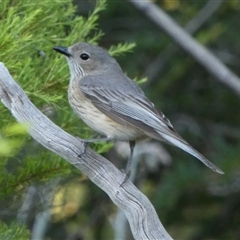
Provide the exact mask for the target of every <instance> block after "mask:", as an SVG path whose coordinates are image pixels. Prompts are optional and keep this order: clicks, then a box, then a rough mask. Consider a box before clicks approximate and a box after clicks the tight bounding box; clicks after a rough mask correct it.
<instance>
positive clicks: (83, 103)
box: [68, 84, 145, 141]
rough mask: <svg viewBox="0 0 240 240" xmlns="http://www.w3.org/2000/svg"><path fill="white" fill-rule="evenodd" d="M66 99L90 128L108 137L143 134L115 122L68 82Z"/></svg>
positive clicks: (129, 136) (141, 135) (121, 137)
mask: <svg viewBox="0 0 240 240" xmlns="http://www.w3.org/2000/svg"><path fill="white" fill-rule="evenodd" d="M76 89H77V90H76ZM76 91H77V93H76ZM73 93H74V94H73ZM68 100H69V103H70V105H71V107H72V109H73V111H74V112H75V113H76V114H77V116H78V117H80V118H81V119H82V120H83V121H84V122H85V123H86V124H87V125H88V126H89V127H90V128H92V129H93V130H95V131H96V132H98V133H100V134H102V135H104V136H107V137H108V138H110V139H116V140H122V141H129V140H137V139H142V138H144V136H145V134H144V133H143V132H142V131H140V130H139V129H137V128H135V127H132V126H130V125H128V124H126V125H122V124H119V123H116V122H115V121H113V120H112V119H111V118H109V117H107V116H106V115H105V114H103V113H102V112H100V111H99V110H98V109H97V108H96V107H95V106H94V105H93V104H92V103H91V102H90V101H89V100H87V99H86V98H85V96H84V95H83V94H82V93H81V92H80V90H79V88H73V84H70V86H69V89H68Z"/></svg>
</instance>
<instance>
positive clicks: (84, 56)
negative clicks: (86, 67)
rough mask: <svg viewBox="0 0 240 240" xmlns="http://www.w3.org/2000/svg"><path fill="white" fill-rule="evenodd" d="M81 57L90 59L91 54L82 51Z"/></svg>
mask: <svg viewBox="0 0 240 240" xmlns="http://www.w3.org/2000/svg"><path fill="white" fill-rule="evenodd" d="M80 58H81V59H82V60H85V61H86V60H88V59H89V55H88V54H87V53H82V54H81V55H80Z"/></svg>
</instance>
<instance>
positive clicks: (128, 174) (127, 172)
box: [120, 169, 131, 187]
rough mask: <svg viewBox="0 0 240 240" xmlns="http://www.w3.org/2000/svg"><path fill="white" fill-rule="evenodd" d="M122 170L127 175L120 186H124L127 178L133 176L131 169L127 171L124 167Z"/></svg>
mask: <svg viewBox="0 0 240 240" xmlns="http://www.w3.org/2000/svg"><path fill="white" fill-rule="evenodd" d="M121 172H122V173H123V174H124V175H125V176H124V179H123V182H122V183H121V184H120V187H122V186H123V185H124V183H126V182H127V180H128V179H129V178H130V176H131V170H128V171H126V170H124V169H122V170H121Z"/></svg>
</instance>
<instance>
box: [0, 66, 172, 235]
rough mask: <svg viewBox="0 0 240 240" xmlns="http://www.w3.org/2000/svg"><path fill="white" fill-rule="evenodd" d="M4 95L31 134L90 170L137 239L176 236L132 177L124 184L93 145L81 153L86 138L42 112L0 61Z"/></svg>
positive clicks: (0, 88) (0, 95) (0, 92)
mask: <svg viewBox="0 0 240 240" xmlns="http://www.w3.org/2000/svg"><path fill="white" fill-rule="evenodd" d="M0 98H1V101H2V103H3V104H4V105H5V106H6V107H7V108H8V109H9V110H10V111H11V113H12V115H13V116H14V117H15V118H16V120H17V121H18V122H20V123H24V124H28V126H29V128H28V132H29V134H30V135H31V136H32V137H33V138H34V139H35V140H36V141H38V142H39V143H40V144H42V145H43V146H44V147H46V148H47V149H49V150H51V151H52V152H55V153H57V154H58V155H59V156H61V157H63V158H64V159H65V160H67V161H68V162H69V163H71V164H72V165H74V166H75V167H76V168H78V169H79V170H80V171H81V172H83V173H84V174H86V175H87V176H88V177H89V179H90V180H91V181H92V182H93V183H95V184H96V185H97V186H98V187H100V188H101V189H102V190H103V191H105V192H106V193H107V194H108V196H109V197H110V198H111V199H112V201H113V202H114V203H115V204H116V205H117V206H118V207H119V208H121V209H122V210H123V211H124V213H125V214H126V217H127V219H128V221H129V224H130V227H131V230H132V234H133V236H134V238H135V239H167V240H168V239H172V238H171V237H170V236H169V234H168V233H167V232H166V230H165V229H164V227H163V226H162V224H161V222H160V221H159V219H158V216H157V213H156V211H155V209H154V208H153V206H152V205H151V203H150V201H149V200H148V199H147V197H146V196H144V195H143V194H142V193H141V192H140V191H139V190H138V189H137V188H136V187H135V186H134V185H133V184H132V183H131V182H130V181H127V182H126V184H124V185H123V186H122V187H120V185H121V183H122V182H123V179H124V175H123V174H122V173H121V172H120V171H119V170H118V169H117V168H116V167H115V166H114V165H113V164H112V163H110V162H109V161H108V160H106V159H105V158H103V157H102V156H100V155H98V154H97V153H95V152H94V151H93V150H91V149H89V148H88V149H87V151H86V153H85V154H83V155H82V156H81V158H80V157H78V155H79V154H80V153H81V152H82V151H83V150H84V144H83V142H82V141H81V140H80V139H79V138H76V137H74V136H71V135H70V134H68V133H66V132H64V131H63V130H62V129H61V128H60V127H58V126H56V125H55V124H54V123H53V122H52V121H51V120H50V119H48V118H47V117H46V116H45V115H44V114H42V113H41V111H39V110H38V109H37V108H36V107H35V106H34V105H33V103H32V102H31V101H30V100H29V99H28V97H27V96H26V94H25V93H24V91H23V90H22V89H21V87H20V86H19V85H18V84H17V83H16V82H15V81H14V80H13V78H12V76H11V75H10V74H9V72H8V70H7V68H6V67H5V66H4V64H3V63H0Z"/></svg>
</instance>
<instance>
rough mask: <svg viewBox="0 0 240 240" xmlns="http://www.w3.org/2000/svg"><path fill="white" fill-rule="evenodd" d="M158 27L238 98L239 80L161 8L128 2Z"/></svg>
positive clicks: (143, 3)
mask: <svg viewBox="0 0 240 240" xmlns="http://www.w3.org/2000/svg"><path fill="white" fill-rule="evenodd" d="M129 1H130V2H131V3H132V4H133V5H134V6H135V7H136V8H138V9H139V10H140V11H142V12H143V13H144V14H145V15H146V16H147V17H148V18H149V19H151V20H152V21H153V22H154V23H155V24H156V25H157V26H158V27H160V28H161V29H162V30H163V31H164V32H165V33H166V34H168V35H169V36H170V37H171V38H172V39H173V40H174V41H175V42H176V43H177V44H178V45H179V46H180V47H181V48H183V49H184V50H185V51H186V52H187V53H189V54H190V55H191V56H192V57H193V58H194V59H195V60H196V61H197V62H198V63H200V64H201V65H202V66H203V67H204V68H205V69H206V70H207V71H208V72H209V73H210V74H211V75H213V76H214V77H215V79H216V80H218V81H219V82H221V83H223V84H224V85H226V86H227V87H228V88H230V89H231V90H232V91H233V92H234V93H235V94H237V95H238V96H239V97H240V79H239V78H238V76H237V75H235V74H234V73H233V72H231V71H230V70H229V69H228V68H227V67H226V66H225V65H224V64H223V63H222V62H221V61H220V60H219V59H218V58H217V57H215V56H214V55H213V54H212V53H211V52H210V51H208V50H207V49H206V48H205V47H204V46H202V45H201V44H199V43H198V42H197V41H195V40H194V39H193V38H192V37H191V36H190V35H189V34H188V33H187V32H186V31H184V30H183V29H182V28H181V27H180V26H179V25H178V24H177V23H176V22H174V20H173V19H172V18H171V17H169V16H168V15H167V14H166V13H165V12H164V11H163V10H162V9H161V8H159V7H158V6H157V5H155V4H154V3H152V2H150V1H138V0H129Z"/></svg>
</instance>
